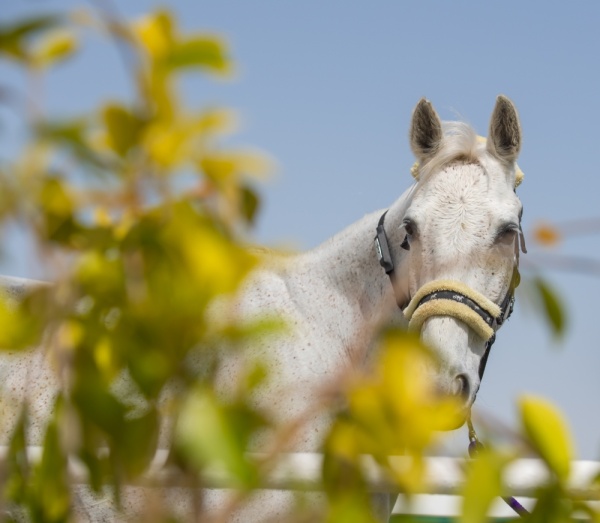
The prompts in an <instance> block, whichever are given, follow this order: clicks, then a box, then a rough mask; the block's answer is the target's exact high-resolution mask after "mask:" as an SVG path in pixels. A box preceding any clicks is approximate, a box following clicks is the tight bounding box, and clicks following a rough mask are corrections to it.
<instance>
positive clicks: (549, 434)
mask: <svg viewBox="0 0 600 523" xmlns="http://www.w3.org/2000/svg"><path fill="white" fill-rule="evenodd" d="M519 407H520V412H521V422H522V424H523V428H524V429H525V433H526V434H527V435H528V436H529V438H530V440H531V443H532V445H533V446H534V448H535V450H536V451H537V452H538V453H539V455H540V456H541V457H542V459H543V460H544V461H545V462H546V463H547V464H548V467H549V468H550V469H551V470H552V471H553V472H555V473H556V475H557V476H558V478H559V479H560V480H562V481H565V480H566V479H567V478H568V476H569V471H570V468H571V460H572V459H573V454H574V451H573V442H572V438H571V434H570V432H569V429H568V427H567V425H566V423H565V421H564V419H563V417H562V415H561V414H560V412H559V411H558V409H557V408H556V407H555V406H554V405H553V404H552V403H550V402H549V401H547V400H545V399H542V398H538V397H535V396H522V397H521V398H520V399H519Z"/></svg>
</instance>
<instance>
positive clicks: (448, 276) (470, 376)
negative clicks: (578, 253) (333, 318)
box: [396, 96, 522, 413]
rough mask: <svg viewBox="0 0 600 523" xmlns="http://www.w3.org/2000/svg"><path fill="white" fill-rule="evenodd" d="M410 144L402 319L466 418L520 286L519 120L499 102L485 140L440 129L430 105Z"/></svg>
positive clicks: (421, 112) (418, 117)
mask: <svg viewBox="0 0 600 523" xmlns="http://www.w3.org/2000/svg"><path fill="white" fill-rule="evenodd" d="M410 143H411V148H412V150H413V152H414V154H415V156H416V158H417V161H418V164H416V167H415V168H414V173H413V174H414V175H415V177H416V178H417V183H416V186H415V188H414V190H413V193H412V195H411V197H410V198H409V199H408V200H407V202H406V203H405V204H404V205H403V206H402V209H401V211H400V212H401V215H400V214H399V215H398V216H397V222H396V223H399V224H400V226H401V229H403V230H401V231H400V235H399V236H398V238H401V239H402V242H401V247H402V248H403V251H404V252H403V253H402V264H403V267H404V270H403V271H402V272H403V277H402V286H403V287H404V291H403V294H405V295H406V296H407V298H408V300H407V301H408V302H409V303H408V306H407V307H406V308H405V315H406V316H407V318H409V319H410V323H411V324H412V325H413V327H415V328H417V329H420V332H421V337H422V339H423V341H424V342H425V343H426V344H428V345H429V346H430V347H431V348H432V349H433V351H434V353H435V354H436V356H437V360H438V362H439V365H437V366H436V367H435V369H431V370H429V371H428V372H430V373H432V374H433V376H431V378H432V379H433V380H434V383H435V384H436V388H437V389H438V390H439V391H440V392H441V393H443V394H448V395H457V396H459V397H460V398H461V401H462V402H463V405H464V408H465V413H466V412H467V411H468V409H469V408H470V406H471V405H472V403H473V401H474V400H475V396H476V394H477V391H478V389H479V386H480V383H481V378H482V375H483V369H484V367H485V362H486V360H487V353H488V352H489V348H490V347H491V343H492V342H493V340H494V338H495V332H496V330H497V329H498V328H499V326H500V324H501V323H502V321H503V319H505V317H507V316H508V314H510V309H511V308H512V296H513V292H514V287H515V286H516V285H517V284H518V272H517V264H518V254H519V241H520V240H521V241H522V233H521V224H520V221H521V214H522V206H521V203H520V201H519V198H518V197H517V195H516V193H515V186H516V183H517V181H518V177H519V175H521V174H522V173H520V171H519V169H518V167H517V165H516V159H517V156H518V154H519V150H520V147H521V128H520V124H519V118H518V115H517V111H516V109H515V107H514V105H513V104H512V102H511V101H510V100H509V99H508V98H506V97H504V96H499V97H498V99H497V101H496V106H495V108H494V111H493V114H492V117H491V123H490V128H489V136H488V139H487V140H484V139H481V138H479V137H478V136H477V135H476V134H475V132H474V131H473V130H472V129H471V128H470V127H469V126H468V125H466V124H463V123H458V122H452V123H442V122H441V120H440V118H439V116H438V115H437V113H436V111H435V110H434V108H433V106H432V105H431V104H430V103H429V102H428V101H427V100H425V99H423V100H421V101H420V102H419V103H418V105H417V106H416V108H415V110H414V113H413V117H412V123H411V128H410ZM401 252H402V251H401ZM405 305H406V304H405Z"/></svg>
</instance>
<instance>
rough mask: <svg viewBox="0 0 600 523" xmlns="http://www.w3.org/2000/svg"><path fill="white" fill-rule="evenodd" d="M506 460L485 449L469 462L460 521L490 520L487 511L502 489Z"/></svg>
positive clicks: (478, 521)
mask: <svg viewBox="0 0 600 523" xmlns="http://www.w3.org/2000/svg"><path fill="white" fill-rule="evenodd" d="M505 464H506V460H505V459H504V458H502V457H501V456H500V455H498V454H497V453H495V452H493V451H492V450H489V449H485V450H484V451H482V452H480V453H479V454H478V455H477V458H476V459H474V460H472V461H470V462H469V468H468V470H467V477H466V481H465V484H464V487H463V506H462V511H461V518H460V523H482V522H486V521H488V519H487V513H488V511H489V509H490V505H491V504H492V501H493V500H494V498H496V497H497V496H499V495H500V494H501V491H502V469H503V468H504V465H505Z"/></svg>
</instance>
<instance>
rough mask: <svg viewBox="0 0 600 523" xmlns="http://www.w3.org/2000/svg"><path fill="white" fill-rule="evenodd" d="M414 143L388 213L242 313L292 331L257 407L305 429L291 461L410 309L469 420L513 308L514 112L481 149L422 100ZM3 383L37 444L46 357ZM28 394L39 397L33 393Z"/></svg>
mask: <svg viewBox="0 0 600 523" xmlns="http://www.w3.org/2000/svg"><path fill="white" fill-rule="evenodd" d="M410 144H411V147H412V150H413V152H414V154H415V156H416V158H417V161H418V167H417V169H416V172H415V173H414V174H415V175H416V178H417V181H416V182H415V183H414V184H413V186H412V187H411V188H410V189H409V190H407V191H406V192H405V193H404V194H403V195H402V196H401V197H400V198H399V199H398V200H396V201H395V202H394V203H393V204H392V205H391V206H390V207H389V208H388V209H387V211H386V213H385V214H384V213H383V211H378V212H375V213H373V214H369V215H367V216H365V217H364V218H363V219H361V220H360V221H358V222H357V223H355V224H354V225H351V226H350V227H348V228H347V229H345V230H344V231H342V232H341V233H339V234H337V235H336V236H334V237H333V238H331V239H330V240H328V241H326V242H325V243H324V244H322V245H321V246H319V247H317V248H316V249H314V250H312V251H309V252H306V253H304V254H299V255H295V256H286V257H279V256H275V257H273V259H272V260H270V261H269V262H268V263H266V264H265V265H264V266H262V267H261V268H260V269H259V270H258V271H256V272H255V274H253V276H252V277H251V278H250V279H249V281H248V282H247V283H246V285H245V286H244V290H243V292H242V294H241V296H240V298H239V300H238V302H237V304H236V305H235V314H236V315H237V316H238V317H239V318H240V319H241V320H246V319H252V318H256V317H263V316H264V315H265V314H266V315H271V316H279V317H282V318H284V319H285V322H286V324H287V326H288V327H289V329H288V330H287V331H286V332H285V334H282V335H280V336H272V337H269V338H266V339H265V341H264V345H263V346H262V347H261V353H262V354H264V355H266V356H267V360H266V361H267V362H268V366H269V368H268V370H269V381H268V382H267V384H266V385H265V386H264V387H262V388H260V389H259V391H258V392H257V396H256V402H257V406H258V407H259V408H261V409H263V410H264V411H266V412H267V413H269V415H270V416H271V418H272V419H273V420H275V421H276V422H277V423H278V424H287V423H294V422H295V421H299V420H301V421H302V423H301V427H302V428H301V430H300V431H298V432H297V433H296V437H295V439H294V441H293V442H291V445H290V447H291V449H292V450H294V451H297V452H318V451H319V450H320V449H321V445H322V443H323V439H324V436H325V435H326V433H327V431H328V429H329V428H330V426H331V422H332V419H333V415H334V413H331V412H327V411H323V409H321V408H319V405H320V404H321V398H322V397H321V394H322V392H323V390H324V389H326V388H327V386H328V385H329V384H331V383H332V382H334V381H335V380H336V379H337V378H338V377H339V376H340V375H341V374H343V373H344V372H345V371H346V370H348V369H357V368H361V367H364V366H365V365H366V364H367V362H368V361H369V360H370V359H371V357H372V350H373V346H374V344H373V340H374V339H375V337H376V336H377V333H378V332H379V331H380V329H381V327H382V326H384V325H386V324H389V323H390V322H398V321H404V315H403V313H402V312H400V309H404V311H405V314H406V315H407V316H408V317H410V319H411V322H412V323H413V325H414V326H416V328H419V329H420V332H421V336H422V339H423V340H424V341H425V342H426V343H427V344H429V345H430V346H431V347H432V348H433V349H434V351H435V352H436V353H437V355H438V357H439V361H440V362H441V365H440V366H439V367H436V368H435V369H431V371H430V372H431V376H430V379H431V380H433V382H434V383H435V386H436V387H437V389H438V390H439V391H440V392H441V393H443V394H448V395H455V396H458V397H460V398H462V402H463V404H464V409H465V412H466V411H468V409H469V408H470V406H471V405H472V403H473V401H474V400H475V396H476V394H477V390H478V389H479V386H480V380H481V374H482V369H483V366H484V365H485V359H486V352H487V350H489V347H490V346H491V341H492V340H493V337H494V335H495V331H496V330H497V328H498V327H499V323H501V320H502V319H503V317H504V316H506V315H507V313H508V312H509V310H510V306H511V305H512V303H511V297H512V290H513V288H512V286H513V278H514V274H515V273H516V263H517V256H516V254H518V250H517V249H518V236H519V233H520V217H521V209H522V208H521V204H520V202H519V199H518V198H517V196H516V194H515V184H516V176H517V166H516V159H517V155H518V153H519V150H520V145H521V131H520V124H519V119H518V116H517V112H516V110H515V108H514V106H513V104H512V103H511V102H510V101H509V100H508V99H507V98H505V97H502V96H500V97H498V99H497V101H496V106H495V108H494V111H493V114H492V118H491V124H490V130H489V137H488V140H487V142H482V141H481V140H478V138H477V136H476V134H475V133H474V131H473V130H472V129H471V128H470V127H469V126H467V125H466V124H462V123H451V124H445V125H442V122H441V121H440V119H439V117H438V115H437V113H436V112H435V110H434V109H433V107H432V105H431V104H430V103H429V102H428V101H426V100H424V99H423V100H421V101H420V102H419V103H418V104H417V106H416V108H415V110H414V113H413V117H412V123H411V127H410ZM376 235H377V242H376V243H375V244H374V241H373V239H374V237H375V236H376ZM486 349H487V350H486ZM15 358H18V355H15ZM242 367H243V362H242V361H240V360H239V359H232V360H231V361H228V362H226V364H225V365H224V366H223V367H222V369H221V371H220V375H219V376H218V379H217V383H218V384H219V386H220V387H221V388H222V389H223V390H224V391H226V390H227V389H228V388H230V387H231V384H234V383H236V381H237V376H238V374H239V372H240V370H241V368H242ZM0 372H1V373H2V376H3V378H4V379H3V380H2V381H1V382H0V388H1V389H2V390H1V391H0V392H2V394H1V395H0V397H2V398H5V399H4V401H5V402H6V401H7V400H6V398H9V397H11V396H12V397H15V399H21V400H22V399H23V398H24V397H25V396H29V400H30V403H31V405H32V407H31V414H32V417H33V418H32V426H33V434H34V439H35V437H38V438H40V437H41V434H43V422H44V419H45V418H46V417H47V409H48V405H50V404H51V403H52V396H53V394H54V390H55V389H54V387H55V385H54V384H53V383H54V381H55V380H54V379H53V378H52V377H51V371H49V370H48V369H47V368H46V365H45V364H44V363H43V357H42V356H35V355H34V356H32V357H31V358H28V360H27V361H22V362H18V361H9V360H7V359H6V357H5V358H4V359H3V362H2V364H1V366H0ZM32 378H34V379H33V380H32ZM24 383H36V384H37V385H36V387H39V390H38V389H36V390H32V391H29V390H24V389H25V387H24V386H23V384H24ZM4 407H6V403H5V404H4ZM13 410H14V409H13ZM8 425H10V423H9V424H8ZM8 428H9V427H8V426H5V427H4V428H3V431H4V433H5V434H6V433H7V429H8ZM4 439H5V440H6V436H5V437H4ZM33 444H36V442H33ZM38 444H39V442H38ZM288 450H289V449H288ZM228 496H229V493H228V492H226V491H209V492H207V493H206V495H205V496H204V498H203V499H204V501H205V502H206V504H207V506H208V508H209V509H210V508H211V507H212V508H213V509H215V510H217V511H218V509H219V508H220V507H222V506H223V505H224V504H225V503H226V502H227V497H228ZM315 496H316V497H318V496H317V495H315ZM79 499H80V502H79V508H78V510H77V513H78V515H79V517H81V518H82V519H85V518H89V519H90V520H94V521H104V520H114V519H117V520H119V519H121V518H122V516H120V515H118V514H116V513H115V512H114V509H113V508H112V507H111V505H110V502H109V501H106V502H102V503H99V502H98V501H94V500H93V497H92V496H88V494H85V493H81V494H80V498H79ZM136 499H137V500H138V503H137V504H138V505H139V504H140V503H142V504H143V499H144V495H143V494H141V493H135V492H130V502H128V501H126V503H125V505H126V506H129V507H131V510H132V511H133V512H135V511H136V509H135V505H136ZM393 502H394V499H392V498H391V497H390V496H389V495H387V494H376V495H374V496H373V507H374V511H375V513H376V515H377V517H378V519H379V520H381V521H387V520H388V518H389V515H390V512H391V509H392V507H393ZM294 507H295V498H294V495H293V493H292V492H283V491H258V492H257V493H255V494H254V495H253V496H252V499H251V500H250V502H249V503H248V504H246V505H244V506H243V507H242V508H241V509H240V510H239V511H238V512H236V513H235V515H234V516H233V520H234V521H239V522H244V523H249V522H252V521H285V520H286V514H291V513H293V510H294Z"/></svg>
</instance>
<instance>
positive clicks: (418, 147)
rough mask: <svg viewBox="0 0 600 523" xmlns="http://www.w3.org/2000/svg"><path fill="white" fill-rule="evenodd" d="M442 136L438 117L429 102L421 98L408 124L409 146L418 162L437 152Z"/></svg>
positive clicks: (440, 122)
mask: <svg viewBox="0 0 600 523" xmlns="http://www.w3.org/2000/svg"><path fill="white" fill-rule="evenodd" d="M442 136H443V134H442V121H441V120H440V117H439V116H438V114H437V113H436V112H435V109H434V108H433V105H431V102H429V101H428V100H426V99H425V98H421V100H419V103H418V104H417V106H416V107H415V110H414V111H413V115H412V121H411V124H410V147H411V149H412V151H413V153H414V155H415V156H416V157H417V160H418V161H419V162H421V163H424V162H425V161H426V160H427V159H428V158H430V157H431V156H433V155H434V154H435V153H436V152H437V150H438V148H439V145H440V143H441V141H442Z"/></svg>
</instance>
